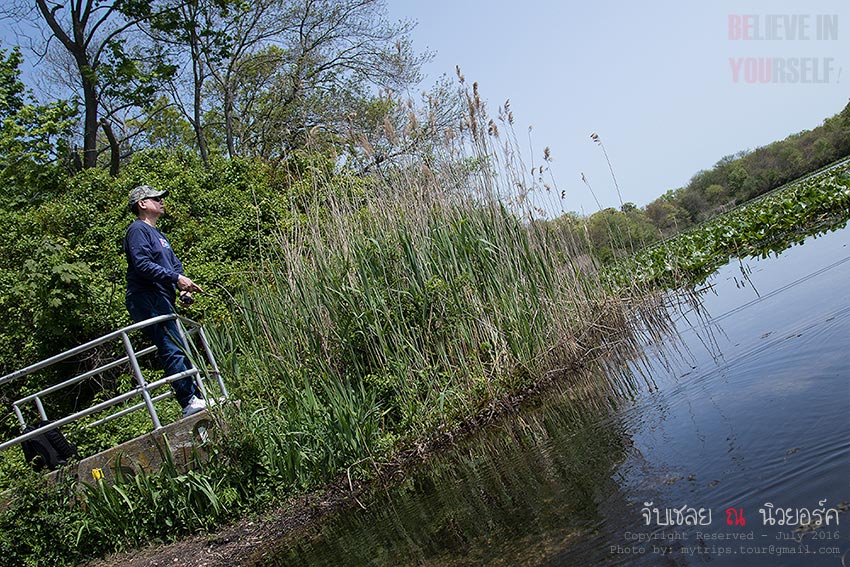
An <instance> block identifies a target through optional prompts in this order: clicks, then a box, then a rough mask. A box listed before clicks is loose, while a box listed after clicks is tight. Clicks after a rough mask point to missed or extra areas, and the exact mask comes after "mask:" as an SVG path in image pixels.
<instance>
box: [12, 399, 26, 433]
mask: <svg viewBox="0 0 850 567" xmlns="http://www.w3.org/2000/svg"><path fill="white" fill-rule="evenodd" d="M14 408H15V415H16V416H17V417H18V423H20V424H21V427H23V426H25V425H26V424H27V422H26V420H24V414H22V413H21V408H19V407H18V404H14Z"/></svg>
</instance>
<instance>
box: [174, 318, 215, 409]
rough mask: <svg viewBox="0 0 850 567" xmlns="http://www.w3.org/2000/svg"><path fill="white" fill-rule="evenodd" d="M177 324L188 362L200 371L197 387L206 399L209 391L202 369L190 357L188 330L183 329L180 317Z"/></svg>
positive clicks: (196, 379) (197, 377) (196, 380)
mask: <svg viewBox="0 0 850 567" xmlns="http://www.w3.org/2000/svg"><path fill="white" fill-rule="evenodd" d="M175 323H177V332H178V333H179V334H180V341H181V342H182V343H183V348H184V349H186V352H185V354H186V360H188V361H189V364H191V365H192V367H193V368H195V369H196V370H198V373H197V374H195V385H197V386H198V389H199V390H200V391H201V396H202V397H203V398H204V399H206V398H207V389H206V388H204V381H203V379H202V377H201V369H200V368H198V365H197V364H195V361H193V360H192V357H191V356H189V355H190V354H191V353H192V345H190V344H189V337H188V336H187V334H186V329H185V328H184V327H183V321H181V320H180V317H177V320H176V321H175Z"/></svg>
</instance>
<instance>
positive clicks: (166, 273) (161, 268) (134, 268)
mask: <svg viewBox="0 0 850 567" xmlns="http://www.w3.org/2000/svg"><path fill="white" fill-rule="evenodd" d="M166 195H168V191H157V190H156V189H154V188H153V187H150V186H149V185H140V186H139V187H136V188H135V189H133V190H132V191H130V195H129V199H128V202H127V204H128V206H129V208H130V210H131V211H132V212H133V213H134V214H135V215H136V217H137V219H136V220H135V221H134V222H133V223H132V224H131V225H130V226H129V228H127V234H126V236H125V237H124V253H125V254H126V255H127V297H126V303H127V311H129V312H130V317H132V318H133V320H134V321H136V322H139V321H144V320H146V319H150V318H152V317H156V316H158V315H167V314H170V313H175V312H176V309H175V297H176V295H177V293H176V292H177V290H178V289H179V290H180V297H181V302H184V303H191V301H192V292H195V291H202V290H201V288H200V287H199V286H198V285H197V284H196V283H195V282H193V281H192V280H190V279H189V278H187V277H186V276H185V275H184V274H183V264H181V263H180V260H178V259H177V256H176V255H175V254H174V251H173V250H172V249H171V244H170V243H169V242H168V239H166V238H165V236H164V235H163V234H162V233H161V232H160V231H159V230H157V228H156V222H157V220H159V217H161V216H162V215H163V214H164V213H165V206H164V205H163V203H162V199H163V197H165V196H166ZM144 332H145V334H146V335H147V336H148V337H149V338H150V339H151V340H152V341H153V342H154V344H155V345H156V347H157V352H158V353H159V359H160V361H161V362H162V367H163V369H164V370H165V375H166V376H172V375H174V374H178V373H180V372H183V371H185V370H188V369H190V368H191V367H192V365H191V363H190V362H189V360H188V359H187V358H186V355H185V354H184V352H183V347H182V344H181V342H180V338H179V337H180V335H179V333H178V330H177V323H176V321H173V320H172V321H167V322H166V323H160V324H158V325H153V326H150V327H146V328H145V329H144ZM171 387H172V388H173V389H174V396H175V397H176V398H177V401H178V403H179V404H180V407H182V408H183V417H187V416H190V415H192V414H195V413H197V412H199V411H201V410H203V409H204V408H206V402H205V401H204V400H203V398H202V396H201V393H200V391H199V390H198V387H197V385H196V384H195V381H194V379H193V378H192V377H191V376H188V377H185V378H181V379H180V380H175V381H174V382H172V383H171Z"/></svg>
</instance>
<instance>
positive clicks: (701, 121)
mask: <svg viewBox="0 0 850 567" xmlns="http://www.w3.org/2000/svg"><path fill="white" fill-rule="evenodd" d="M388 8H389V16H390V17H391V18H392V19H400V18H410V19H413V20H415V21H417V22H418V26H417V28H416V29H415V31H414V33H413V40H414V43H415V45H416V46H417V47H418V48H419V49H425V48H427V49H429V50H431V51H434V52H435V53H436V55H435V58H434V60H433V62H432V63H430V64H429V65H428V67H427V68H426V72H427V74H428V78H427V79H426V81H425V83H424V85H423V86H427V85H429V84H431V83H433V82H434V81H435V80H436V79H437V78H438V77H439V76H440V75H441V74H444V73H445V74H447V75H449V76H454V69H455V65H459V66H460V67H461V69H462V71H463V73H464V75H465V76H466V79H467V81H468V82H472V81H477V82H478V83H479V85H480V89H481V94H482V96H483V98H485V99H486V100H487V102H488V108H489V109H490V111H491V114H495V112H496V109H497V108H498V106H499V105H500V104H502V103H503V102H504V101H505V100H506V99H510V100H511V106H512V108H513V111H514V115H515V117H516V121H517V123H516V129H517V134H518V135H519V136H520V138H521V139H525V136H526V131H527V127H528V126H533V144H534V148H535V154H538V155H537V156H536V158H537V159H536V160H535V161H537V162H539V161H540V159H539V158H540V156H541V155H542V151H543V148H544V146H549V147H550V148H551V150H552V155H553V157H554V162H553V163H552V169H553V171H554V173H555V177H556V180H557V182H558V186H559V188H560V189H565V190H566V191H567V198H566V201H565V202H564V203H563V205H560V206H562V207H563V209H564V210H574V211H579V212H582V211H583V212H585V213H587V214H590V213H592V212H594V211H595V210H596V209H597V207H596V205H595V203H594V201H593V198H592V196H591V195H590V193H589V191H588V189H587V187H586V186H585V185H584V184H583V183H582V182H581V173H582V172H584V173H585V174H586V176H587V178H588V180H589V181H590V184H591V186H592V187H593V190H594V191H595V193H596V195H597V197H598V198H599V200H600V201H601V203H602V206H603V207H606V206H618V204H619V203H618V199H617V195H616V192H615V189H614V183H613V181H612V179H611V174H610V172H609V170H608V165H607V163H606V162H605V157H604V155H603V154H602V151H601V149H600V148H599V147H598V146H596V145H595V144H594V143H593V142H592V141H591V139H590V134H591V133H593V132H596V133H598V134H599V136H600V137H601V138H602V140H603V142H604V144H605V148H606V149H607V151H608V155H609V156H610V158H611V162H612V164H613V167H614V173H615V174H616V177H617V181H618V183H619V186H620V189H621V192H622V194H623V200H624V201H632V202H634V203H636V204H637V205H639V206H643V205H646V204H647V203H648V202H650V201H652V200H653V199H654V198H656V197H658V196H659V195H661V194H662V193H664V192H665V191H667V190H668V189H675V188H678V187H681V186H683V185H685V184H686V183H687V182H688V180H689V179H690V178H691V176H692V175H693V174H694V173H696V172H697V171H699V170H701V169H708V168H710V167H712V166H713V165H714V164H715V163H716V162H717V160H718V159H720V158H721V157H723V156H725V155H728V154H732V153H736V152H738V151H740V150H745V149H754V148H756V147H758V146H761V145H765V144H768V143H770V142H772V141H775V140H779V139H782V138H784V137H786V136H787V135H789V134H791V133H796V132H799V131H801V130H807V129H811V128H814V127H815V126H817V125H819V124H820V123H821V122H822V121H823V119H824V118H826V117H828V116H832V115H833V114H835V113H837V112H839V111H840V110H841V109H842V108H844V106H845V105H846V104H847V103H848V99H849V98H850V89H848V88H847V86H848V81H850V2H847V1H846V0H843V1H819V0H811V1H808V2H800V1H796V2H787V1H771V2H766V1H763V2H753V1H749V2H747V1H738V2H731V1H711V2H681V1H676V2H673V1H666V0H665V1H661V2H659V1H656V2H651V3H636V2H625V1H620V2H613V1H611V0H602V1H596V2H576V1H575V0H527V1H525V2H506V1H501V0H428V1H424V0H388ZM730 17H731V19H732V22H733V24H734V25H733V26H732V27H731V34H732V37H730ZM739 38H742V39H739ZM768 58H769V59H770V60H771V62H770V67H769V69H770V71H771V72H770V76H768V75H767V74H766V71H762V73H763V74H762V75H757V74H756V75H754V74H753V73H752V72H748V70H750V71H758V69H759V67H758V65H759V64H760V63H766V62H765V60H766V59H768ZM779 65H783V66H784V67H783V68H780V67H778V66H779ZM799 70H803V72H795V71H799ZM763 80H764V81H767V82H762V81H763ZM552 208H553V207H552V206H551V205H550V206H549V209H550V212H551V213H552V214H557V213H559V212H560V211H557V210H551V209H552Z"/></svg>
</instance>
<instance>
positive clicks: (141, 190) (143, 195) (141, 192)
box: [127, 185, 168, 210]
mask: <svg viewBox="0 0 850 567" xmlns="http://www.w3.org/2000/svg"><path fill="white" fill-rule="evenodd" d="M166 195H168V190H165V191H157V190H156V189H154V188H153V187H151V186H150V185H139V186H138V187H135V188H133V189H132V190H131V191H130V195H129V197H128V198H127V207H129V208H130V210H133V205H135V204H136V203H138V202H139V201H144V200H145V199H150V198H151V197H165V196H166Z"/></svg>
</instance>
